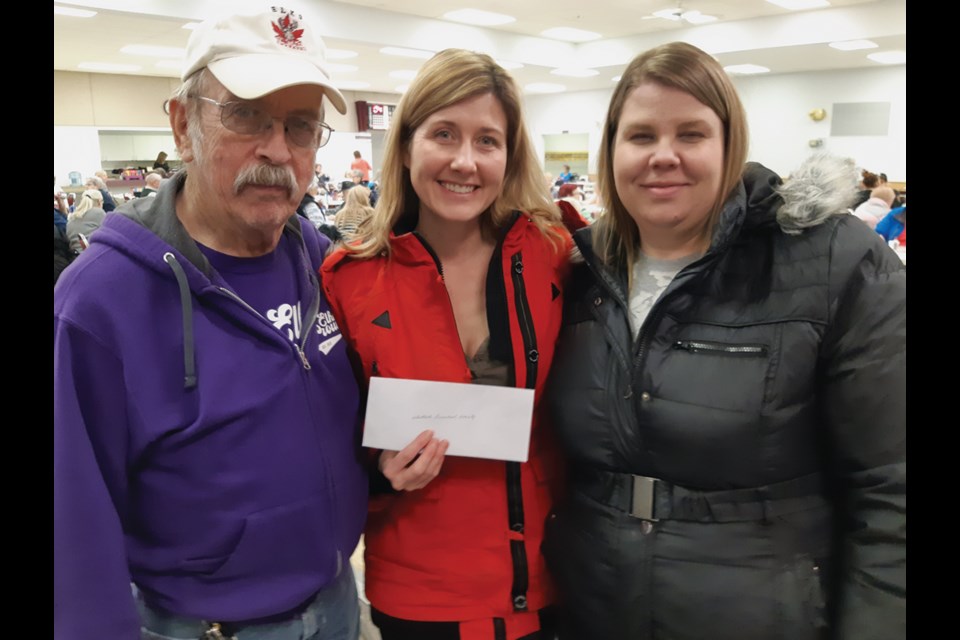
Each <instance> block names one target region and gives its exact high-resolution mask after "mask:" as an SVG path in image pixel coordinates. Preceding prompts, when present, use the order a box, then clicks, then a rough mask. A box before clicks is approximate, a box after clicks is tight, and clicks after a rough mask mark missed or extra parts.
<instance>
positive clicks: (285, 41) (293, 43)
mask: <svg viewBox="0 0 960 640" xmlns="http://www.w3.org/2000/svg"><path fill="white" fill-rule="evenodd" d="M270 9H272V10H273V11H274V12H275V13H279V14H281V16H282V17H281V18H279V19H277V20H275V21H273V22H271V23H270V24H271V26H272V27H273V31H274V33H275V34H276V38H277V42H279V43H280V44H282V45H283V46H285V47H288V48H290V49H296V50H298V51H303V50H304V49H305V47H304V46H303V44H302V43H301V42H300V37H301V36H302V35H303V29H301V28H300V20H303V16H302V15H300V14H298V13H294V12H293V11H286V10H284V8H283V7H270Z"/></svg>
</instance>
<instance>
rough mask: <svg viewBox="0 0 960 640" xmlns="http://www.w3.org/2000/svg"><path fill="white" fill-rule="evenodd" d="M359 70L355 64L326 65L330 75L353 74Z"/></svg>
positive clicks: (335, 63) (332, 63)
mask: <svg viewBox="0 0 960 640" xmlns="http://www.w3.org/2000/svg"><path fill="white" fill-rule="evenodd" d="M359 68H360V67H358V66H357V65H355V64H339V63H337V62H328V63H327V70H328V71H330V72H331V73H353V72H354V71H356V70H358V69H359Z"/></svg>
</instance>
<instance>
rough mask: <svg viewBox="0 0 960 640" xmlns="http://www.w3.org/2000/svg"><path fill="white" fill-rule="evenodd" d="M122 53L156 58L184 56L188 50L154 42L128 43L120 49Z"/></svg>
mask: <svg viewBox="0 0 960 640" xmlns="http://www.w3.org/2000/svg"><path fill="white" fill-rule="evenodd" d="M120 53H126V54H127V55H131V56H152V57H154V58H183V57H186V55H187V50H186V49H180V48H178V47H157V46H154V45H152V44H128V45H127V46H125V47H122V48H121V49H120Z"/></svg>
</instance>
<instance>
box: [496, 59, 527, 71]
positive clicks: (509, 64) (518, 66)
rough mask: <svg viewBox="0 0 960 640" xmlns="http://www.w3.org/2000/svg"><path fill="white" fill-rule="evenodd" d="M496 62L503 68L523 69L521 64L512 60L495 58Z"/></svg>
mask: <svg viewBox="0 0 960 640" xmlns="http://www.w3.org/2000/svg"><path fill="white" fill-rule="evenodd" d="M497 64H498V65H500V66H501V67H503V68H504V69H511V70H512V69H523V65H522V64H520V63H519V62H513V61H510V60H497Z"/></svg>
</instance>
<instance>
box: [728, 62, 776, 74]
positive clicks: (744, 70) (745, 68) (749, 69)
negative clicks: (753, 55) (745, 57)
mask: <svg viewBox="0 0 960 640" xmlns="http://www.w3.org/2000/svg"><path fill="white" fill-rule="evenodd" d="M723 70H724V71H726V72H727V73H732V74H735V75H744V76H746V75H751V74H754V73H770V69H767V68H766V67H761V66H760V65H758V64H732V65H730V66H729V67H724V68H723Z"/></svg>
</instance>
